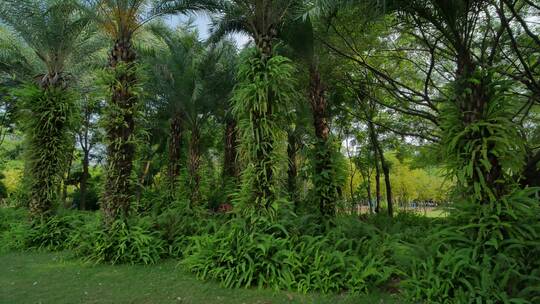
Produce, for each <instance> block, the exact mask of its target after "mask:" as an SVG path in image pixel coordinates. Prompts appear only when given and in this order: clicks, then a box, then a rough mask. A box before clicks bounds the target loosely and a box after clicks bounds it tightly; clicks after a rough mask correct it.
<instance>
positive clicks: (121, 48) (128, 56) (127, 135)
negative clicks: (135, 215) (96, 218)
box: [102, 36, 137, 225]
mask: <svg viewBox="0 0 540 304" xmlns="http://www.w3.org/2000/svg"><path fill="white" fill-rule="evenodd" d="M135 61H136V54H135V51H134V50H133V48H132V44H131V37H130V36H128V37H121V38H119V39H118V40H116V41H115V44H114V47H113V49H112V50H111V52H110V54H109V68H110V69H111V71H112V72H113V73H114V74H115V81H114V83H113V84H111V91H112V96H111V99H110V105H109V106H110V111H109V112H110V114H109V117H107V122H108V125H107V127H106V131H107V141H108V146H107V162H108V164H107V166H108V167H107V173H106V180H105V193H104V195H103V202H102V210H103V213H104V219H105V223H106V224H107V225H110V224H111V223H112V222H113V221H115V220H116V219H118V218H120V217H122V216H124V217H125V216H127V215H128V213H129V209H130V201H131V198H132V193H133V191H132V183H131V171H132V167H133V158H134V156H135V145H134V144H133V135H134V130H135V117H134V111H135V106H136V103H137V95H136V94H135V92H133V90H134V87H135V85H136V83H137V77H136V71H135V69H136V65H135Z"/></svg>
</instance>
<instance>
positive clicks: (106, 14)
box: [88, 0, 212, 224]
mask: <svg viewBox="0 0 540 304" xmlns="http://www.w3.org/2000/svg"><path fill="white" fill-rule="evenodd" d="M88 8H89V10H88V11H89V12H90V13H92V14H93V16H94V18H95V20H97V22H98V23H99V24H100V25H101V26H102V28H103V30H104V31H105V32H106V33H107V34H108V35H109V37H110V38H111V40H112V41H113V46H112V48H111V50H110V52H109V59H108V69H109V73H110V75H111V82H110V85H109V87H110V95H111V96H110V99H109V100H108V110H107V119H106V121H107V125H106V133H107V136H106V140H107V162H108V168H107V172H106V182H105V191H104V195H103V201H102V210H103V213H104V215H105V222H106V223H107V224H110V223H112V222H113V221H114V220H116V219H118V218H119V217H121V216H126V215H127V214H128V212H129V209H130V200H131V194H132V189H131V188H132V186H131V180H130V179H131V171H132V166H133V158H134V154H135V144H134V138H133V137H134V131H135V120H136V113H137V103H138V95H139V93H140V84H139V82H138V77H137V54H136V52H135V48H134V46H133V38H134V36H135V35H136V34H137V33H138V32H139V30H140V29H141V27H142V26H143V25H144V24H146V23H147V22H149V21H150V20H152V19H154V18H156V17H158V16H160V15H164V14H171V13H175V12H187V11H193V10H201V9H208V8H209V9H211V8H212V3H211V2H210V1H205V0H194V1H191V0H185V1H182V0H162V1H147V0H88Z"/></svg>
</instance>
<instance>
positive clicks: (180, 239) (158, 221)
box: [154, 202, 224, 257]
mask: <svg viewBox="0 0 540 304" xmlns="http://www.w3.org/2000/svg"><path fill="white" fill-rule="evenodd" d="M223 218H224V216H223V215H217V214H216V215H213V216H212V217H210V216H209V214H208V213H207V212H206V210H203V209H193V208H189V207H188V202H184V203H177V204H176V205H175V206H173V207H171V208H168V209H166V210H165V211H164V212H163V213H161V214H159V215H158V216H156V218H155V219H154V221H155V229H157V231H158V232H159V233H160V237H161V239H162V240H163V241H164V245H165V248H166V252H167V254H168V255H169V256H172V257H182V256H183V255H184V254H183V252H184V251H185V249H186V248H187V246H188V245H189V243H190V238H191V237H192V236H196V235H203V234H210V233H213V232H214V231H216V230H217V229H218V228H217V227H219V225H220V224H221V223H223V222H224V220H222V219H223Z"/></svg>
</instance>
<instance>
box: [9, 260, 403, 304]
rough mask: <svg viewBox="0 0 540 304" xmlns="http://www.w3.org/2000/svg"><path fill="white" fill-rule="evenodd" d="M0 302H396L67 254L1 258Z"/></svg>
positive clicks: (168, 264) (173, 265) (173, 264)
mask: <svg viewBox="0 0 540 304" xmlns="http://www.w3.org/2000/svg"><path fill="white" fill-rule="evenodd" d="M0 265H2V271H0V303H2V304H3V303H6V304H7V303H10V304H17V303H43V304H47V303H54V304H61V303H100V304H102V303H115V304H117V303H145V304H147V303H160V304H161V303H176V304H187V303H205V304H212V303H216V304H217V303H220V304H228V303H230V304H233V303H234V304H242V303H245V304H255V303H257V304H271V303H272V304H280V303H320V304H325V303H328V304H330V303H332V304H336V303H351V304H352V303H355V304H357V303H358V304H361V303H366V304H367V303H398V302H397V301H396V300H395V299H393V298H392V297H390V296H389V295H383V294H372V295H369V296H362V295H347V294H341V295H320V294H307V295H302V294H297V293H292V292H282V291H273V290H267V289H263V290H259V289H228V288H222V287H220V285H219V283H216V282H201V281H199V280H197V279H196V278H195V277H194V276H193V275H191V274H189V273H187V272H186V271H185V270H183V269H181V268H180V267H179V266H178V262H177V261H172V260H169V261H164V262H162V263H159V264H156V265H152V266H140V265H133V266H130V265H115V266H111V265H102V264H100V265H92V264H88V263H83V262H81V261H79V260H76V259H71V258H69V254H66V253H49V252H11V253H6V254H3V255H0Z"/></svg>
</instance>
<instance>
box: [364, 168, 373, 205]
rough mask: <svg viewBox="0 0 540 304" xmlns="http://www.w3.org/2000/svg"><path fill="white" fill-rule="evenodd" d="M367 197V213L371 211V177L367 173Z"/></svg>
mask: <svg viewBox="0 0 540 304" xmlns="http://www.w3.org/2000/svg"><path fill="white" fill-rule="evenodd" d="M366 190H367V199H368V208H369V214H372V213H373V207H372V205H371V203H372V201H371V200H372V197H371V177H370V176H369V175H368V177H367V189H366Z"/></svg>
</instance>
